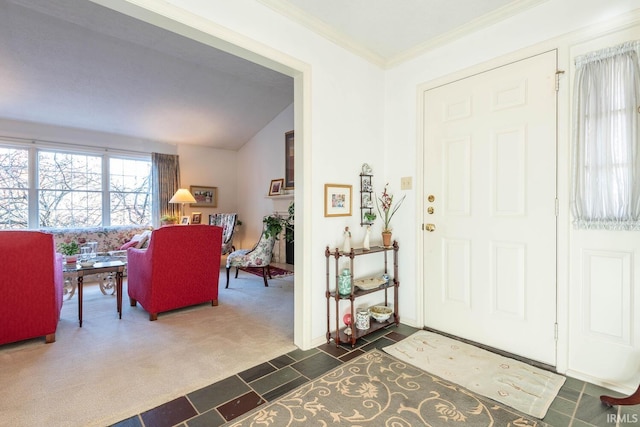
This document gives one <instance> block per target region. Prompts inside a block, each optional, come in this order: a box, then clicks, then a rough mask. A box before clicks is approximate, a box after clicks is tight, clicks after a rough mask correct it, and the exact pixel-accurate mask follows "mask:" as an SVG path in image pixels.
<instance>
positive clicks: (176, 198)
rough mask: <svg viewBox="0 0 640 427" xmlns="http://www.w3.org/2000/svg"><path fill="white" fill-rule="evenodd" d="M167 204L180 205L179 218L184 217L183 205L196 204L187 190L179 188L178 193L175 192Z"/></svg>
mask: <svg viewBox="0 0 640 427" xmlns="http://www.w3.org/2000/svg"><path fill="white" fill-rule="evenodd" d="M169 203H180V204H181V208H180V216H181V217H182V216H184V204H185V203H196V199H195V198H194V197H193V196H192V195H191V193H190V192H189V190H187V189H186V188H179V189H178V191H176V194H174V195H173V197H172V198H171V200H169Z"/></svg>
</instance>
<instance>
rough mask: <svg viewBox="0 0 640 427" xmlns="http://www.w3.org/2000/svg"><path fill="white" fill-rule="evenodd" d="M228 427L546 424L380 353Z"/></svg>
mask: <svg viewBox="0 0 640 427" xmlns="http://www.w3.org/2000/svg"><path fill="white" fill-rule="evenodd" d="M225 425H227V426H311V425H313V426H322V425H326V426H332V425H347V426H402V427H404V426H433V427H440V426H451V425H457V426H478V427H480V426H482V427H486V426H519V427H525V426H546V424H544V423H542V422H541V421H539V420H536V419H532V418H529V417H528V416H526V415H524V414H521V413H519V412H517V411H515V410H513V409H511V408H508V407H505V406H501V405H499V404H496V403H495V402H492V401H490V400H489V399H486V398H484V397H480V396H477V395H475V394H473V393H471V392H469V391H467V390H465V389H463V388H461V387H459V386H457V385H455V384H452V383H450V382H448V381H444V380H442V379H441V378H438V377H435V376H433V375H431V374H429V373H427V372H425V371H423V370H421V369H418V368H416V367H414V366H412V365H408V364H406V363H404V362H402V361H399V360H397V359H396V358H394V357H392V356H389V355H387V354H385V353H383V352H381V351H379V350H372V351H371V352H368V353H365V354H363V355H362V356H359V357H357V358H355V359H353V360H351V361H349V362H347V363H345V364H344V365H342V366H340V367H339V368H336V369H334V370H333V371H331V372H329V373H327V374H325V375H324V376H322V377H320V378H318V379H316V380H314V381H311V382H310V383H307V384H305V385H303V386H301V387H299V388H297V389H296V390H294V391H292V392H290V393H289V394H287V395H284V396H282V397H280V398H279V399H277V400H275V401H273V402H271V403H268V404H266V405H265V406H261V407H260V408H258V409H256V410H255V411H253V412H251V413H250V414H248V415H245V416H242V417H240V418H237V419H235V420H232V421H230V422H229V423H227V424H225Z"/></svg>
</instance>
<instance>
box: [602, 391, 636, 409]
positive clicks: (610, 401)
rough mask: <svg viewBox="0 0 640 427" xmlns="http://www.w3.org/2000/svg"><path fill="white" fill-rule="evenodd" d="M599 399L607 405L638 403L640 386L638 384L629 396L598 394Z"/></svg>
mask: <svg viewBox="0 0 640 427" xmlns="http://www.w3.org/2000/svg"><path fill="white" fill-rule="evenodd" d="M600 401H601V402H602V403H604V404H605V405H608V406H613V405H637V404H640V386H638V388H637V389H636V391H635V392H634V393H633V394H632V395H630V396H627V397H620V398H618V397H611V396H600Z"/></svg>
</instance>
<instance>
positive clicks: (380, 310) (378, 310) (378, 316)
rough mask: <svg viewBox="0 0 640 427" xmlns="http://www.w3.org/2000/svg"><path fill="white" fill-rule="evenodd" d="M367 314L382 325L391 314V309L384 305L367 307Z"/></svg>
mask: <svg viewBox="0 0 640 427" xmlns="http://www.w3.org/2000/svg"><path fill="white" fill-rule="evenodd" d="M369 314H370V315H371V317H373V318H374V319H375V320H376V321H377V322H380V323H382V322H386V321H387V320H389V318H390V317H391V315H392V314H393V309H392V308H391V307H385V306H384V305H374V306H373V307H369Z"/></svg>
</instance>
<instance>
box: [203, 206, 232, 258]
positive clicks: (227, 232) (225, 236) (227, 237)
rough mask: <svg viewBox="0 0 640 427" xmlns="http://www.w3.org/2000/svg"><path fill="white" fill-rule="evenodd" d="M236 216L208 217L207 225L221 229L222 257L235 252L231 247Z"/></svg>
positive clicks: (216, 214)
mask: <svg viewBox="0 0 640 427" xmlns="http://www.w3.org/2000/svg"><path fill="white" fill-rule="evenodd" d="M237 221H238V214H236V213H215V214H211V215H209V225H217V226H218V227H222V255H227V254H230V253H231V252H233V251H235V250H236V248H235V246H233V232H234V231H235V229H236V222H237Z"/></svg>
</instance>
